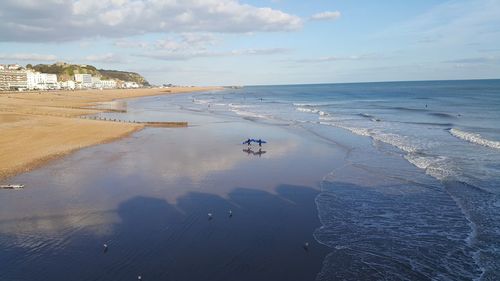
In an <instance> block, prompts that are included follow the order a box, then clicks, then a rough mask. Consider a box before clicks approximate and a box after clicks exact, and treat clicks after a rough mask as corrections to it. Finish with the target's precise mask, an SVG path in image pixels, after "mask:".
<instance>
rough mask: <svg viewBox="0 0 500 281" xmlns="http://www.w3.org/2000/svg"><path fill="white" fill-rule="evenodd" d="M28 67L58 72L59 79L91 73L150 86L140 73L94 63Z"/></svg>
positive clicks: (105, 77)
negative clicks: (94, 64)
mask: <svg viewBox="0 0 500 281" xmlns="http://www.w3.org/2000/svg"><path fill="white" fill-rule="evenodd" d="M26 68H31V69H34V70H36V71H39V72H42V73H52V74H57V77H58V80H59V81H68V80H71V79H72V78H73V76H74V75H75V74H91V75H92V76H96V77H100V78H101V79H104V80H105V79H115V80H121V81H128V82H136V83H137V84H140V85H144V86H149V85H150V84H149V82H148V81H147V80H146V79H144V77H142V76H141V75H140V74H138V73H135V72H127V71H119V70H105V69H97V68H96V67H94V66H92V65H82V64H80V65H78V64H67V63H55V64H51V65H49V64H37V65H35V66H32V65H27V66H26Z"/></svg>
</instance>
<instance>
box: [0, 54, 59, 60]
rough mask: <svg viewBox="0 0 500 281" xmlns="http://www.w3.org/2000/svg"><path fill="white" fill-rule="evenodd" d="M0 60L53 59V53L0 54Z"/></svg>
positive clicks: (54, 57) (55, 58)
mask: <svg viewBox="0 0 500 281" xmlns="http://www.w3.org/2000/svg"><path fill="white" fill-rule="evenodd" d="M0 59H1V60H14V61H19V60H21V61H55V60H57V57H56V56H55V55H42V54H22V53H17V54H0Z"/></svg>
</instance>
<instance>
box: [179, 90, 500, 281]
mask: <svg viewBox="0 0 500 281" xmlns="http://www.w3.org/2000/svg"><path fill="white" fill-rule="evenodd" d="M177 104H178V105H179V106H180V107H183V108H186V109H190V110H202V111H204V112H210V113H212V114H216V115H229V116H240V117H241V118H244V119H246V120H251V121H254V122H260V123H266V124H272V125H275V126H292V127H297V128H302V129H304V130H306V131H307V132H309V133H310V135H314V136H315V137H321V138H323V139H325V140H327V141H330V142H331V143H333V144H335V145H337V146H339V147H342V148H344V149H345V151H346V153H347V155H346V158H345V159H346V161H347V163H348V165H347V166H346V168H345V169H343V170H342V172H338V171H337V172H335V170H334V169H332V170H333V172H332V173H330V174H329V175H327V176H325V178H324V181H323V183H322V190H323V192H322V194H321V195H319V196H318V200H317V204H318V211H319V215H320V218H321V220H322V223H323V227H322V228H320V229H319V230H318V231H317V232H316V237H317V238H318V241H320V242H321V243H324V244H325V245H329V246H330V247H332V248H334V249H335V254H338V253H337V250H338V249H337V248H338V247H340V248H341V249H343V250H344V251H349V252H350V253H349V255H351V257H353V258H352V265H351V267H348V266H347V265H346V264H344V267H342V268H343V270H340V271H339V270H338V269H339V266H338V264H336V263H335V262H339V260H338V259H332V258H331V257H330V258H327V259H326V261H325V267H324V272H323V273H322V274H320V279H325V280H328V279H332V278H333V279H335V278H334V277H336V278H344V277H346V278H354V276H356V275H357V274H359V276H364V277H366V278H368V279H371V278H382V276H384V277H386V278H388V279H394V280H398V279H401V278H408V279H427V278H429V279H433V278H437V279H449V280H457V279H464V280H467V279H484V280H496V279H499V278H500V276H499V272H500V264H499V263H498V260H500V252H499V250H498V249H500V220H498V218H499V217H500V208H499V205H500V203H498V202H500V189H499V186H500V181H499V180H500V178H499V177H498V175H499V174H500V164H499V163H500V145H499V144H500V122H498V120H500V80H482V81H436V82H398V83H364V84H337V85H301V86H265V87H264V86H263V87H247V88H244V89H241V90H231V91H226V92H225V93H223V94H212V93H206V94H203V95H196V96H193V97H192V100H191V101H190V102H189V100H187V99H184V100H183V99H179V100H178V102H177ZM339 129H340V130H339ZM356 136H361V137H362V138H364V139H365V141H366V143H364V145H361V144H360V139H359V138H358V137H356ZM346 140H349V141H346ZM333 175H334V176H333ZM353 175H355V176H353ZM373 182H377V184H373ZM346 186H347V188H346ZM388 190H390V192H389V193H391V194H389V195H387V194H386V193H387V192H388ZM415 190H418V191H415ZM415 192H416V194H415ZM392 193H396V195H394V194H392ZM377 194H378V195H377ZM368 198H372V199H368ZM375 198H376V199H375ZM339 200H340V201H339ZM360 202H363V203H362V204H361V205H360V206H359V207H357V206H358V204H359V203H360ZM353 204H354V205H353ZM360 208H361V209H360ZM380 209H389V210H388V211H387V213H389V214H398V215H390V216H387V215H383V216H380V215H378V214H377V213H379V212H380ZM343 212H348V214H345V216H342V215H341V214H340V213H343ZM339 216H341V217H340V218H339ZM370 220H372V221H373V222H369V221H370ZM407 224H410V225H412V228H411V229H409V228H408V227H407V226H406V225H407ZM355 225H358V226H357V227H355ZM359 225H361V228H359V227H360V226H359ZM345 227H347V229H346V228H345ZM394 228H398V230H397V231H394V230H390V229H394ZM349 229H350V230H349ZM388 231H389V232H388ZM331 233H334V234H335V235H329V234H331ZM341 234H343V235H341ZM349 235H353V237H355V240H356V241H358V240H361V241H364V242H363V243H362V244H361V245H357V246H353V245H352V244H353V243H354V244H356V243H357V242H352V241H351V242H352V243H350V246H343V244H344V243H345V240H346V237H343V236H347V237H348V236H349ZM363 236H365V237H363ZM421 236H422V237H423V238H422V237H421ZM347 240H349V239H347ZM380 241H383V242H380ZM391 241H392V242H391ZM386 242H387V243H386ZM389 242H390V243H389ZM339 245H340V246H339ZM377 245H378V246H377ZM386 247H391V248H390V250H388V249H384V248H386ZM440 247H441V248H440ZM407 248H409V249H412V250H413V251H417V252H423V253H412V254H408V251H407V250H405V249H407ZM346 249H347V250H346ZM366 252H368V253H371V254H376V256H377V257H379V258H382V257H385V258H387V259H390V260H393V261H395V262H396V263H397V264H398V265H391V263H390V262H388V261H387V260H386V261H384V262H382V263H381V264H377V263H372V262H369V261H367V256H366ZM431 260H432V262H430V261H431ZM436 260H438V261H439V262H436ZM362 265H364V266H365V267H366V270H367V272H370V274H369V275H366V276H365V275H364V272H365V269H364V268H365V267H363V266H362ZM355 268H358V270H354V269H355ZM360 268H363V270H359V269H360ZM344 269H345V270H347V271H348V272H350V273H348V274H347V273H346V274H347V275H343V273H342V272H344V273H345V272H347V271H344ZM459 269H460V270H459ZM334 272H336V273H335V274H333V273H334ZM373 272H378V275H373V274H372V273H373ZM327 273H329V274H327ZM337 274H340V275H337Z"/></svg>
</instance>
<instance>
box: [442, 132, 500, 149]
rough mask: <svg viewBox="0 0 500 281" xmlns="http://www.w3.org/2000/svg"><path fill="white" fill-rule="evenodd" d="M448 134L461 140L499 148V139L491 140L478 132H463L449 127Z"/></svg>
mask: <svg viewBox="0 0 500 281" xmlns="http://www.w3.org/2000/svg"><path fill="white" fill-rule="evenodd" d="M450 134H452V135H453V136H455V137H457V138H459V139H461V140H464V141H468V142H470V143H474V144H479V145H482V146H486V147H491V148H496V149H500V141H492V140H488V139H485V138H483V137H482V136H481V135H480V134H476V133H469V132H464V131H461V130H459V129H455V128H452V129H450Z"/></svg>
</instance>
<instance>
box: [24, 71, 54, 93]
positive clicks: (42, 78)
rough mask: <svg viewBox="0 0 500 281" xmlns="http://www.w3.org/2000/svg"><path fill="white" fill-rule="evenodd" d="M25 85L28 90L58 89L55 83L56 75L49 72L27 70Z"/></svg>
mask: <svg viewBox="0 0 500 281" xmlns="http://www.w3.org/2000/svg"><path fill="white" fill-rule="evenodd" d="M26 76H27V85H26V88H27V89H28V90H55V89H59V83H57V75H56V74H50V73H40V72H37V71H32V70H27V71H26Z"/></svg>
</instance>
